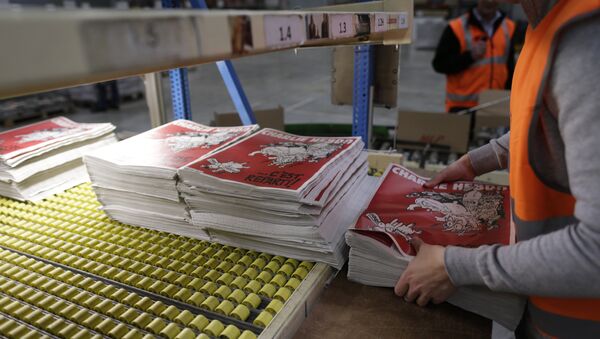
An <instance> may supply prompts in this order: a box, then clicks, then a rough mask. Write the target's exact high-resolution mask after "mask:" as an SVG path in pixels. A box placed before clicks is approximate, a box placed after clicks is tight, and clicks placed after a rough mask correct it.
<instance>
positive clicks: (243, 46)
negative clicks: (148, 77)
mask: <svg viewBox="0 0 600 339" xmlns="http://www.w3.org/2000/svg"><path fill="white" fill-rule="evenodd" d="M389 2H390V3H392V4H393V5H390V6H391V7H390V6H388V7H389V8H385V6H386V4H387V3H388V2H387V0H386V1H376V2H374V3H375V4H378V5H376V6H374V7H373V4H371V6H372V7H371V8H378V9H379V8H381V10H377V11H365V12H354V11H353V12H337V11H317V12H310V11H308V12H307V11H193V10H160V11H157V10H152V11H150V10H137V11H136V10H130V11H118V10H63V11H37V10H14V11H13V10H7V11H1V12H0V46H2V53H0V74H1V76H0V98H7V97H12V96H18V95H23V94H28V93H34V92H40V91H47V90H52V89H57V88H63V87H70V86H76V85H80V84H85V83H92V82H99V81H105V80H111V79H116V78H121V77H126V76H132V75H141V74H145V73H151V72H156V71H162V70H167V69H171V68H176V67H183V66H191V65H196V64H202V63H207V62H213V61H216V60H222V59H231V58H237V57H242V56H246V55H253V54H259V53H267V52H271V51H276V50H282V49H289V48H299V47H314V46H327V45H339V44H351V43H361V42H374V43H386V44H401V43H408V42H410V39H408V38H407V37H410V28H411V26H412V14H413V12H412V0H410V1H406V0H400V1H398V0H394V1H389ZM324 15H325V16H326V17H327V19H328V21H327V22H326V23H325V24H322V21H323V18H325V17H324ZM310 16H313V19H314V21H315V25H314V26H312V25H310ZM377 23H379V24H380V26H377ZM324 27H327V28H326V29H327V30H328V32H327V33H328V34H327V37H322V35H323V34H322V33H323V32H321V29H322V28H324ZM315 29H316V30H317V33H318V34H315Z"/></svg>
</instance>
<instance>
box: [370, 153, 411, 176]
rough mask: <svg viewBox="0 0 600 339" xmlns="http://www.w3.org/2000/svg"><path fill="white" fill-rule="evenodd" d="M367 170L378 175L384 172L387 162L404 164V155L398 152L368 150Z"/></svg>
mask: <svg viewBox="0 0 600 339" xmlns="http://www.w3.org/2000/svg"><path fill="white" fill-rule="evenodd" d="M368 161H369V171H370V172H373V174H375V175H377V174H378V176H380V175H381V174H383V172H385V169H386V168H387V167H388V165H389V164H398V165H403V164H404V156H403V155H402V154H400V153H395V152H389V151H374V150H369V152H368Z"/></svg>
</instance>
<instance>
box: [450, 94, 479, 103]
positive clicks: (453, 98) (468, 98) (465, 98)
mask: <svg viewBox="0 0 600 339" xmlns="http://www.w3.org/2000/svg"><path fill="white" fill-rule="evenodd" d="M446 99H448V100H451V101H477V100H478V99H479V94H468V95H460V94H454V93H446Z"/></svg>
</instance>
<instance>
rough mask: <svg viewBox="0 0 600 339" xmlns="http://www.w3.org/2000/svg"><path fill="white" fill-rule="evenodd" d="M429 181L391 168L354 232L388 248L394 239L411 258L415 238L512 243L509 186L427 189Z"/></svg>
mask: <svg viewBox="0 0 600 339" xmlns="http://www.w3.org/2000/svg"><path fill="white" fill-rule="evenodd" d="M427 180H428V178H424V177H421V176H419V175H417V174H415V173H413V172H411V171H410V170H408V169H406V168H404V167H402V166H400V165H397V164H391V165H390V166H389V167H388V169H387V170H386V173H385V174H384V176H383V177H382V178H381V181H380V186H379V188H378V189H377V191H376V192H375V195H374V196H373V198H372V199H371V202H370V203H369V206H368V207H367V209H366V210H365V211H364V212H363V213H362V214H361V216H360V217H359V219H358V220H357V222H356V225H355V227H354V230H356V231H359V232H360V233H363V234H366V235H369V236H373V237H374V238H376V239H378V240H380V241H382V240H383V241H382V242H384V243H387V244H388V245H390V244H389V240H390V239H391V240H392V241H393V243H394V244H395V245H396V247H397V248H398V250H399V251H400V252H401V253H404V254H407V255H414V254H415V253H414V250H413V248H412V247H411V246H410V241H411V239H412V238H413V237H415V236H416V237H419V238H421V239H422V240H423V241H425V242H426V243H429V244H436V245H443V246H447V245H456V246H464V247H477V246H481V245H486V244H496V243H501V244H509V243H510V239H511V231H510V213H509V211H510V210H509V208H510V202H509V194H508V187H507V186H502V185H493V184H484V183H476V182H467V181H457V182H452V183H443V184H440V185H438V186H436V187H435V188H433V189H428V188H425V187H423V184H424V183H425V182H426V181H427ZM367 231H368V232H367ZM375 232H377V233H381V234H378V235H375V234H374V233H375ZM382 235H385V236H384V237H382ZM385 237H387V238H389V239H388V240H387V241H385V239H383V238H385Z"/></svg>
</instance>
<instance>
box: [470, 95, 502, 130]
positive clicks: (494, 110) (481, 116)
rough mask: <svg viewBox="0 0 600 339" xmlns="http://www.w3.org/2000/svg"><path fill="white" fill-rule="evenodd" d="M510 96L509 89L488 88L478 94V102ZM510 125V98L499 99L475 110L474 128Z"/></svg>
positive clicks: (483, 102)
mask: <svg viewBox="0 0 600 339" xmlns="http://www.w3.org/2000/svg"><path fill="white" fill-rule="evenodd" d="M505 98H510V91H507V90H498V89H490V90H485V91H483V92H481V93H480V94H479V104H480V105H481V104H485V103H488V102H494V101H499V100H501V99H505ZM509 125H510V100H504V101H500V102H498V103H496V104H494V105H492V106H489V107H485V108H482V109H480V110H478V111H477V115H476V117H475V129H476V130H477V129H481V128H483V127H490V128H495V127H504V126H509Z"/></svg>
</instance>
